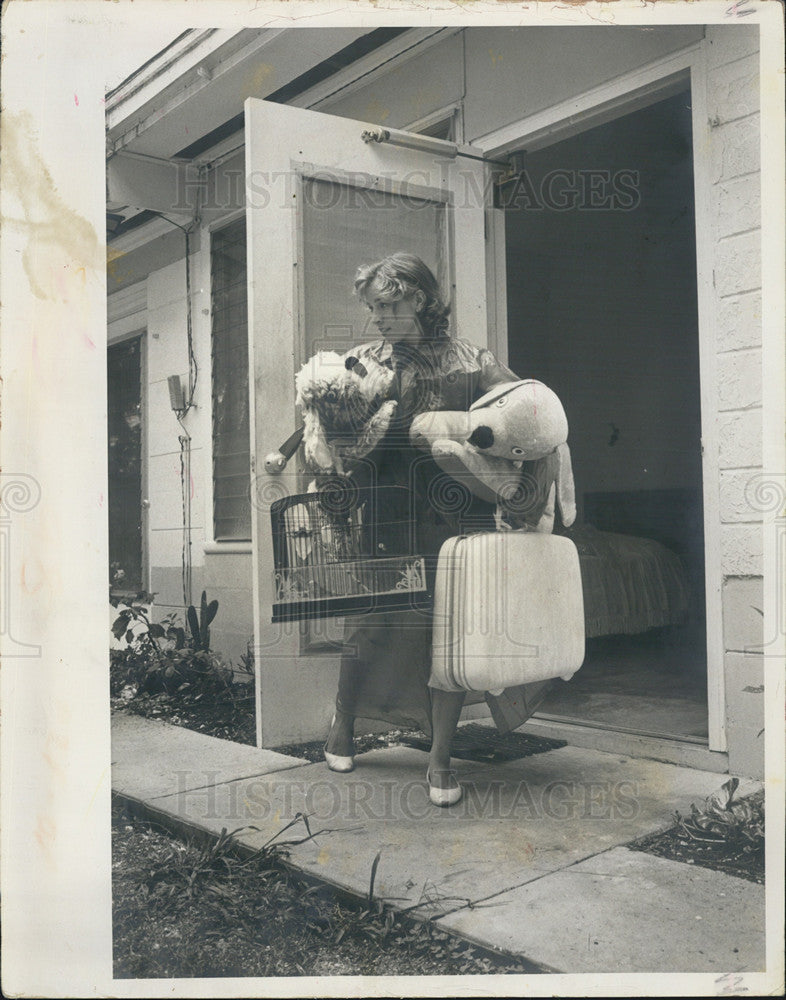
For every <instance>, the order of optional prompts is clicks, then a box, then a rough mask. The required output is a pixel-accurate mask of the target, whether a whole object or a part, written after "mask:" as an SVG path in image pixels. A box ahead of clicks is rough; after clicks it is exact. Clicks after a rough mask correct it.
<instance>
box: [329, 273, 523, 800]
mask: <svg viewBox="0 0 786 1000" xmlns="http://www.w3.org/2000/svg"><path fill="white" fill-rule="evenodd" d="M355 292H356V294H357V295H358V297H359V298H360V299H361V300H362V301H363V302H364V303H365V305H366V306H367V307H368V309H369V311H370V313H371V322H372V324H373V325H374V326H375V327H376V329H377V330H378V331H379V335H380V338H381V339H379V340H377V341H375V342H373V343H370V344H367V345H363V346H360V347H356V348H353V349H352V352H351V353H352V355H354V356H355V357H357V358H359V360H360V361H361V362H363V360H364V359H366V358H369V357H370V358H372V359H374V360H376V361H378V362H380V363H381V364H384V365H388V366H390V367H391V368H392V369H393V371H394V372H395V373H396V375H397V378H396V379H395V380H394V382H393V385H394V387H395V388H394V398H396V399H397V400H398V406H397V409H396V414H395V417H394V420H393V421H392V423H391V426H390V428H389V430H388V432H387V433H386V435H385V436H384V438H383V439H382V441H381V442H380V443H379V445H378V446H377V447H376V448H375V449H374V451H373V452H372V453H371V454H370V455H368V456H367V458H366V460H365V461H364V462H363V463H361V465H360V466H359V467H358V468H356V469H354V470H353V472H352V476H353V478H354V479H356V480H358V481H359V483H360V485H368V484H369V483H371V482H373V483H374V484H375V485H380V486H384V485H387V486H406V487H409V488H410V489H411V490H412V491H413V496H414V500H413V503H414V510H413V511H412V515H413V518H414V521H415V525H416V531H417V543H418V552H419V553H420V554H423V555H425V556H426V557H427V575H430V577H431V581H430V582H432V583H433V575H434V572H435V568H436V556H437V554H438V552H439V549H440V546H441V545H442V543H443V542H444V541H445V539H446V538H448V537H450V536H451V535H455V534H458V533H459V532H460V531H462V530H467V525H470V526H471V529H470V530H485V531H493V530H494V528H495V522H494V508H493V507H492V505H490V504H488V503H486V502H484V501H482V500H480V499H478V498H476V497H473V496H471V495H470V494H469V493H468V491H466V490H464V491H463V493H464V496H463V497H462V496H461V492H462V487H460V485H459V484H458V483H456V481H455V480H451V479H450V477H448V476H447V475H446V474H445V473H444V472H442V471H441V470H440V468H439V466H438V465H437V464H436V463H435V462H434V461H433V459H432V458H431V457H430V455H427V454H424V453H423V452H421V451H418V450H416V449H414V448H413V447H412V445H411V444H410V441H409V426H410V424H411V422H412V419H413V417H415V416H416V415H417V414H418V413H422V412H424V411H427V410H466V409H468V408H469V406H470V405H471V404H472V403H473V402H474V401H475V400H476V399H478V398H479V397H480V396H482V395H483V394H484V393H486V392H487V391H488V390H489V389H490V388H491V387H492V386H494V385H496V384H497V383H499V382H510V381H515V380H516V379H517V376H516V375H514V374H513V372H511V371H510V370H509V369H508V368H506V367H505V366H504V365H501V364H499V362H497V361H496V360H495V358H494V357H493V355H492V354H491V352H490V351H488V350H484V349H481V348H478V347H476V346H475V345H473V344H470V343H469V342H467V341H463V340H457V339H454V338H451V337H450V336H449V334H448V314H449V306H448V305H447V304H446V302H445V301H444V299H443V297H442V295H441V293H440V289H439V286H438V284H437V281H436V279H435V277H434V275H433V274H432V272H431V271H430V270H429V268H428V267H427V266H426V264H424V263H423V261H422V260H421V259H420V258H419V257H416V256H414V255H412V254H408V253H395V254H393V255H392V256H390V257H386V258H384V259H383V260H381V261H378V262H377V263H376V264H372V265H370V266H364V267H361V268H360V269H359V270H358V272H357V275H356V278H355ZM457 491H458V494H459V499H460V501H461V502H460V503H459V504H458V505H457V504H456V502H455V501H456V495H457ZM457 506H459V507H460V508H461V509H460V511H457V510H456V507H457ZM429 557H431V558H429ZM431 624H432V623H431V616H430V615H429V614H426V613H424V612H422V611H416V610H406V611H392V612H384V613H379V614H373V615H367V616H358V617H355V618H348V619H347V621H346V628H345V636H344V648H343V652H342V659H341V671H340V676H339V685H338V696H337V698H336V714H335V718H334V720H333V723H332V725H331V729H330V734H329V736H328V739H327V743H326V744H325V759H326V761H327V764H328V766H329V767H330V768H331V769H333V770H338V771H349V770H352V768H353V766H354V762H353V759H352V749H353V743H352V738H353V728H354V720H355V718H356V717H358V716H359V717H363V718H372V719H379V720H383V721H387V722H391V723H393V724H396V725H400V726H412V725H416V726H418V727H419V728H421V729H423V730H424V731H426V732H428V731H429V730H430V731H431V734H432V746H431V753H430V756H429V766H428V770H427V774H426V777H427V781H428V784H429V795H430V798H431V801H432V802H433V803H434V804H435V805H443V806H444V805H452V804H453V803H455V802H458V801H459V799H460V798H461V786H460V785H459V783H458V781H457V780H456V778H455V774H454V773H453V771H452V770H451V767H450V741H451V739H452V737H453V733H454V732H455V729H456V726H457V724H458V719H459V715H460V713H461V709H462V706H463V703H464V697H465V696H464V693H463V692H454V691H444V690H440V689H439V688H438V687H436V686H434V685H433V684H430V683H429V681H430V678H429V675H430V659H431Z"/></svg>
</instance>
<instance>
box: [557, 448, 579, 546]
mask: <svg viewBox="0 0 786 1000" xmlns="http://www.w3.org/2000/svg"><path fill="white" fill-rule="evenodd" d="M557 459H558V461H559V466H558V469H557V503H558V504H559V512H560V517H561V518H562V523H563V524H564V525H565V527H566V528H569V527H570V526H571V524H573V522H574V521H575V520H576V486H575V483H574V481H573V464H572V462H571V460H570V448H569V447H568V446H567V444H561V445H559V446H558V448H557Z"/></svg>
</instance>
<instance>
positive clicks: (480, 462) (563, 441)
mask: <svg viewBox="0 0 786 1000" xmlns="http://www.w3.org/2000/svg"><path fill="white" fill-rule="evenodd" d="M567 438H568V420H567V417H566V416H565V411H564V410H563V408H562V404H561V403H560V401H559V399H558V398H557V396H556V394H555V393H554V392H552V390H551V389H549V388H548V386H545V385H544V384H543V383H542V382H537V381H535V380H534V379H525V380H522V381H519V382H505V383H501V384H500V385H497V386H494V388H492V389H490V390H489V392H487V393H486V394H485V395H484V396H481V398H480V399H478V400H476V402H474V403H473V404H472V406H470V408H469V411H468V412H462V411H457V410H437V411H433V412H429V413H422V414H420V415H419V416H417V417H416V418H415V419H414V420H413V422H412V427H411V430H410V440H411V441H412V443H413V444H414V445H415V446H416V447H418V448H422V449H424V450H428V451H430V452H431V455H432V457H433V458H434V460H435V461H436V462H437V464H438V465H439V466H440V468H442V469H443V471H445V472H447V473H448V474H449V475H451V476H453V477H454V478H455V479H458V480H460V481H461V482H463V483H464V484H465V485H466V486H467V488H468V489H469V490H470V492H472V493H474V494H475V495H476V496H479V497H481V498H482V499H484V500H487V501H490V502H492V503H498V504H501V506H502V508H503V509H505V508H506V507H507V508H508V510H510V509H514V508H515V507H516V505H517V503H519V505H521V504H520V500H521V497H522V492H524V493H526V491H527V489H528V488H531V489H534V490H536V491H537V490H542V491H544V495H545V496H546V504H545V509H544V510H543V513H542V516H541V517H540V518H539V520H538V522H537V524H534V525H532V524H531V525H530V527H536V528H537V530H538V531H551V530H552V527H553V523H554V502H555V500H556V502H557V503H558V504H559V507H560V514H561V517H562V522H563V524H564V525H565V526H566V527H568V526H570V525H571V524H573V522H574V520H575V518H576V497H575V489H574V485H573V473H572V469H571V461H570V450H569V448H568V445H567ZM524 463H527V466H526V468H525V467H524ZM546 491H547V492H546ZM525 499H526V498H525Z"/></svg>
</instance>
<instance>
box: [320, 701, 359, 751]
mask: <svg viewBox="0 0 786 1000" xmlns="http://www.w3.org/2000/svg"><path fill="white" fill-rule="evenodd" d="M354 735H355V717H354V715H348V714H347V713H346V712H342V711H341V709H339V708H337V709H336V717H335V721H334V722H333V725H332V726H331V727H330V732H329V733H328V738H327V743H326V744H325V749H326V750H327V751H328V753H332V754H336V755H337V756H339V757H351V756H352V755H353V754H354V752H355V747H354V744H353V742H352V738H353V736H354Z"/></svg>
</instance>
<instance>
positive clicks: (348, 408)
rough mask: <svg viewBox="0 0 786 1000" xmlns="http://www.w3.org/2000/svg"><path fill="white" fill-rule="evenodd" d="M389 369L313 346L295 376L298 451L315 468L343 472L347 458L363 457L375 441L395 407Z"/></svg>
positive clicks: (370, 449) (384, 429)
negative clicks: (299, 414) (300, 438)
mask: <svg viewBox="0 0 786 1000" xmlns="http://www.w3.org/2000/svg"><path fill="white" fill-rule="evenodd" d="M394 377H395V376H394V374H393V371H392V370H391V369H389V368H386V367H384V366H383V365H380V364H378V363H376V362H375V361H372V360H371V359H369V360H368V361H366V363H365V364H364V363H363V362H361V361H359V360H358V358H356V357H354V356H353V355H352V354H349V355H348V356H345V355H340V354H336V353H334V352H333V351H319V352H318V353H317V354H315V355H314V357H313V358H311V360H310V361H307V362H306V364H305V365H303V367H302V368H301V369H300V371H299V372H298V374H297V375H296V377H295V387H296V390H297V396H296V402H297V404H298V405H299V406H300V407H301V409H302V411H303V417H304V431H303V451H304V455H305V459H306V461H307V462H308V463H309V465H310V466H312V467H313V468H314V469H315V470H316V471H319V472H338V473H341V474H343V473H344V471H345V469H344V463H345V462H346V461H347V460H351V459H358V458H363V457H364V456H365V455H368V454H369V452H371V451H372V450H373V449H374V448H375V447H376V446H377V444H378V443H379V441H380V440H381V439H382V437H383V436H384V434H385V433H386V431H387V429H388V426H389V425H390V421H391V418H392V417H393V414H394V413H395V411H396V406H397V404H396V401H395V400H393V399H389V398H387V397H388V396H389V395H390V390H391V386H392V384H393V379H394Z"/></svg>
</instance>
